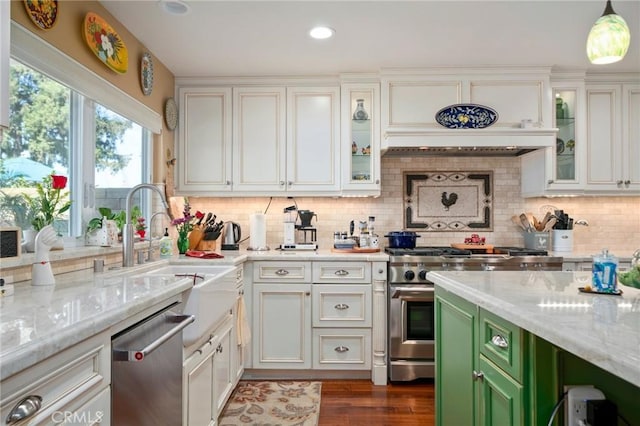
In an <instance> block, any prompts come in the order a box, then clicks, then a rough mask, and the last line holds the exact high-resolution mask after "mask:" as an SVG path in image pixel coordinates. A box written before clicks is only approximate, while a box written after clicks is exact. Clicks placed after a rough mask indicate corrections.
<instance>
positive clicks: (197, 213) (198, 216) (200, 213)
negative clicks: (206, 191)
mask: <svg viewBox="0 0 640 426" xmlns="http://www.w3.org/2000/svg"><path fill="white" fill-rule="evenodd" d="M203 217H204V213H202V212H201V211H200V210H198V211H197V212H196V219H202V218H203Z"/></svg>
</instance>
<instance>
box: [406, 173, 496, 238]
mask: <svg viewBox="0 0 640 426" xmlns="http://www.w3.org/2000/svg"><path fill="white" fill-rule="evenodd" d="M403 185H404V187H403V199H404V227H405V229H408V230H415V231H421V232H443V231H458V232H459V231H468V230H470V231H491V230H492V226H493V225H492V224H493V220H492V219H493V217H492V216H493V212H492V207H493V172H491V171H480V172H478V171H474V172H459V171H451V172H446V171H434V172H428V171H425V172H405V173H404V176H403Z"/></svg>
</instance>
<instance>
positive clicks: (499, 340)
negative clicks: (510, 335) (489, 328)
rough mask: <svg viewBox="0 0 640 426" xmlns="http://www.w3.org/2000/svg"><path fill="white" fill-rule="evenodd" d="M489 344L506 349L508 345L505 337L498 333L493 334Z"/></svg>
mask: <svg viewBox="0 0 640 426" xmlns="http://www.w3.org/2000/svg"><path fill="white" fill-rule="evenodd" d="M491 344H492V345H493V346H497V347H499V348H502V349H506V348H508V347H509V342H507V339H505V338H504V337H502V336H501V335H499V334H496V335H495V336H493V337H492V338H491Z"/></svg>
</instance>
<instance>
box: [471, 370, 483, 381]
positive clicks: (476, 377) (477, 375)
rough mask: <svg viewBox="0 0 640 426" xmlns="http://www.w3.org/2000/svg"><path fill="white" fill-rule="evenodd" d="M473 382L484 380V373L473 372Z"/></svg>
mask: <svg viewBox="0 0 640 426" xmlns="http://www.w3.org/2000/svg"><path fill="white" fill-rule="evenodd" d="M472 377H473V380H480V381H482V380H484V373H483V372H482V371H476V370H473V374H472Z"/></svg>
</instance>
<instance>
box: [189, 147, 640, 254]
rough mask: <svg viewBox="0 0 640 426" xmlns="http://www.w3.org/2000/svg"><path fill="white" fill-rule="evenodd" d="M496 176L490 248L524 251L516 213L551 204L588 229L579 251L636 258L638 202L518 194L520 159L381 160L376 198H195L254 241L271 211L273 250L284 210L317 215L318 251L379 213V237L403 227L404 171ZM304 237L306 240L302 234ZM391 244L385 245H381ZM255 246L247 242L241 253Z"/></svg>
mask: <svg viewBox="0 0 640 426" xmlns="http://www.w3.org/2000/svg"><path fill="white" fill-rule="evenodd" d="M427 170H428V171H439V170H440V171H449V170H460V171H465V172H469V171H487V170H491V171H493V181H494V186H495V189H494V199H493V206H494V210H493V230H492V231H491V232H478V233H479V234H480V235H481V236H483V237H485V238H486V241H487V243H490V244H494V245H503V246H522V245H523V244H524V237H523V235H522V232H521V231H520V229H519V228H517V227H516V226H515V225H514V224H513V223H512V222H511V216H513V215H514V214H520V213H521V212H524V211H530V212H532V213H533V214H534V215H535V216H537V217H542V216H544V212H545V209H547V208H549V207H548V206H555V207H558V208H560V209H563V210H564V211H565V212H567V213H568V214H569V215H570V216H571V217H573V218H575V219H584V220H586V221H587V222H588V223H589V226H587V227H584V226H578V227H576V228H575V231H574V251H575V252H579V253H596V252H599V251H600V250H601V249H602V248H603V247H608V248H610V249H611V250H612V251H615V252H617V253H616V254H619V255H630V254H631V253H633V251H634V250H635V249H637V248H640V213H638V212H639V211H640V197H577V198H564V197H563V198H534V199H523V198H522V197H521V196H520V159H519V158H518V157H479V158H471V157H415V158H409V157H383V158H382V194H381V196H380V197H378V198H316V197H295V200H291V199H287V198H283V197H274V198H273V199H272V200H271V202H270V199H269V198H268V197H251V198H249V197H247V198H197V197H191V198H190V202H191V205H192V207H193V208H194V209H198V210H203V211H213V212H214V213H216V214H217V215H218V219H222V220H224V221H228V220H232V221H235V222H238V223H239V224H240V225H241V227H242V233H243V235H242V238H243V239H244V238H245V237H248V236H249V215H250V214H251V213H255V212H264V211H265V210H267V213H266V217H267V243H268V245H269V246H270V247H271V248H272V249H274V248H275V247H277V246H278V245H279V244H280V243H281V242H282V238H283V224H282V216H283V215H282V211H283V209H284V208H285V207H287V206H290V205H293V204H294V201H295V204H297V206H298V208H299V209H305V210H312V211H314V212H315V213H316V214H317V222H315V219H314V222H313V224H314V225H315V227H316V228H317V230H318V231H317V238H318V244H319V246H320V248H327V249H328V248H330V247H332V246H333V232H334V231H348V227H349V221H350V220H355V221H356V222H357V221H360V220H367V217H368V216H375V218H376V220H375V223H376V233H377V234H379V235H384V234H385V233H387V232H390V231H398V230H402V228H403V219H402V217H403V216H402V215H403V194H402V189H403V182H402V177H403V173H404V172H405V171H411V172H422V171H427ZM470 234H471V232H469V231H466V232H429V233H420V234H419V235H421V237H420V239H419V240H418V245H445V246H448V245H450V244H451V243H454V242H462V241H464V238H465V237H467V236H469V235H470ZM301 237H302V236H301ZM383 244H386V240H384V241H383ZM248 245H249V240H248V239H247V240H246V241H245V242H244V243H242V244H241V248H246V247H248Z"/></svg>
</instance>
